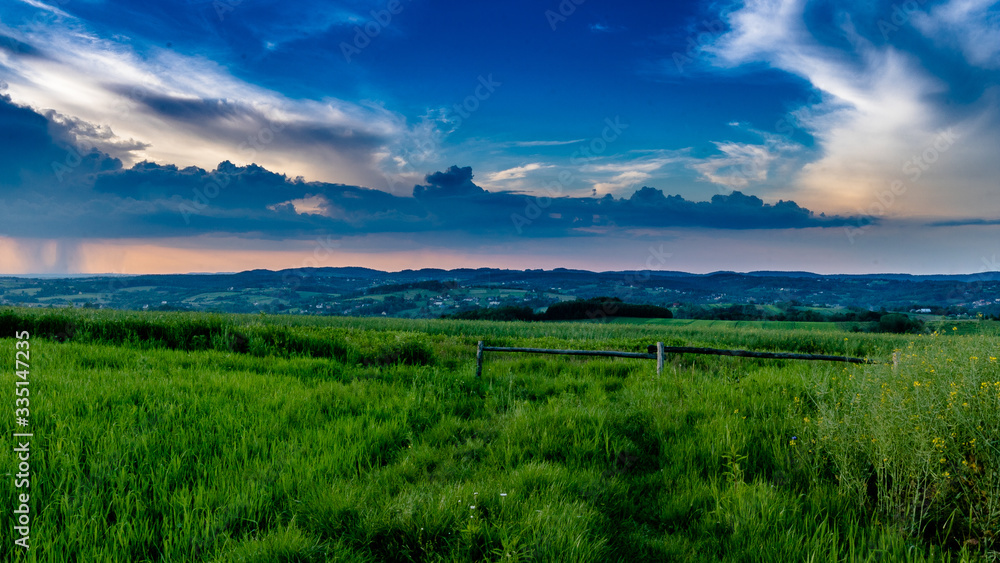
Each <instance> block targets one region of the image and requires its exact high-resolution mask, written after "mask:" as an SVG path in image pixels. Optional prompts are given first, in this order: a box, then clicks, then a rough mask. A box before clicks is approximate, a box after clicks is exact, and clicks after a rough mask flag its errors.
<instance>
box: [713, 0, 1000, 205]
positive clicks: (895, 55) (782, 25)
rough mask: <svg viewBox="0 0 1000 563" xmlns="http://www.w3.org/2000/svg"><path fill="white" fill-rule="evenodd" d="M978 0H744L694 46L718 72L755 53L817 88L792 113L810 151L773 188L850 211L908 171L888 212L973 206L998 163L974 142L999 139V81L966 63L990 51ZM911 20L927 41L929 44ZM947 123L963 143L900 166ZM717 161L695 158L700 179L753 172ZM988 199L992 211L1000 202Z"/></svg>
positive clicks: (738, 181)
mask: <svg viewBox="0 0 1000 563" xmlns="http://www.w3.org/2000/svg"><path fill="white" fill-rule="evenodd" d="M984 6H985V4H984V3H983V2H978V1H971V0H953V1H952V2H948V3H946V4H942V5H938V6H935V7H933V8H930V9H931V12H930V13H929V14H924V13H923V12H920V11H919V10H918V11H917V12H913V11H908V12H905V13H903V15H900V13H897V12H899V10H900V8H899V6H897V5H895V4H892V5H891V4H890V3H889V2H878V3H876V4H871V5H869V4H866V5H865V8H864V9H853V6H851V5H836V6H835V5H831V4H828V3H819V2H806V1H804V0H749V1H747V2H746V3H744V4H743V5H741V6H740V7H738V8H736V9H734V10H731V11H730V12H728V13H726V14H724V15H723V18H724V19H725V20H726V22H727V23H728V25H729V30H728V31H727V32H725V33H723V34H721V35H720V36H718V37H717V38H716V39H715V41H714V42H712V43H711V44H708V45H706V46H705V47H704V48H703V51H704V52H705V53H706V54H707V55H708V56H709V58H710V60H711V62H712V63H713V64H714V65H715V66H716V67H717V69H720V71H721V72H727V71H731V70H732V69H736V68H737V67H742V66H746V67H748V68H754V65H756V68H760V67H761V65H763V66H766V67H770V68H773V69H778V70H781V71H785V72H787V73H790V74H793V75H795V76H798V77H800V78H803V79H805V80H806V81H808V83H809V84H810V85H811V86H812V88H814V89H815V90H816V91H817V92H818V93H819V94H820V95H821V99H820V101H819V102H817V103H812V104H810V105H809V106H807V107H806V108H804V109H806V110H807V111H805V112H803V118H802V119H800V120H799V121H800V125H801V126H802V127H803V128H804V129H805V131H806V132H808V133H809V134H810V135H812V136H813V138H814V140H815V145H816V154H817V155H818V157H817V158H815V159H814V160H812V161H811V162H806V163H801V164H800V168H799V170H798V172H797V173H795V174H794V175H793V176H792V177H790V178H789V181H788V182H787V185H786V187H784V188H781V189H778V190H776V191H775V192H774V193H775V194H776V195H780V196H783V197H789V198H794V199H795V200H796V201H801V202H803V203H805V204H806V205H810V206H818V207H824V208H827V209H831V210H835V211H840V212H852V211H857V210H860V209H864V208H867V207H869V206H870V205H872V203H873V202H876V201H877V197H878V195H879V194H881V193H882V192H883V191H884V190H886V189H888V188H889V186H891V185H893V182H897V181H905V182H907V189H906V195H905V197H899V198H897V199H896V201H895V203H894V205H893V206H892V208H891V209H889V210H887V212H888V213H889V214H891V215H897V216H902V215H916V214H929V213H940V211H941V210H942V209H947V210H948V212H949V213H953V214H959V215H960V214H970V213H977V212H978V210H977V208H978V207H979V206H980V205H982V201H983V198H984V197H985V192H986V190H987V188H986V187H985V185H984V184H982V181H981V179H982V178H984V177H989V176H991V175H993V176H995V175H996V174H998V173H1000V165H998V162H997V159H995V158H988V157H985V154H984V153H983V150H982V147H985V146H995V145H996V143H997V142H998V140H1000V134H998V131H1000V127H998V125H1000V120H998V118H997V108H998V105H997V99H998V95H997V89H998V87H1000V86H998V84H1000V81H998V77H997V76H996V75H995V74H994V75H990V74H983V73H982V72H977V71H975V70H974V69H973V68H972V67H976V66H984V65H985V66H989V63H988V62H987V61H988V60H995V58H994V59H990V57H991V56H992V54H993V53H995V51H996V46H997V42H996V36H997V35H998V33H1000V26H998V22H997V19H996V14H995V12H990V11H988V10H986V9H985V7H984ZM937 15H940V16H941V17H940V19H937V17H936V16H937ZM894 18H895V19H894ZM887 22H896V23H895V24H891V25H893V27H894V28H895V29H888V31H887V28H886V27H885V24H886V23H887ZM909 22H912V24H913V25H912V26H910V25H909ZM896 24H900V25H896ZM914 27H915V28H917V29H914ZM918 30H919V31H922V32H923V33H924V34H926V35H929V36H931V37H933V38H934V43H932V44H930V45H928V44H927V42H926V40H925V38H923V37H920V35H919V34H918V33H917V31H918ZM990 34H992V35H990ZM987 36H989V37H987ZM958 38H962V40H961V41H959V40H958ZM977 38H980V39H982V41H979V39H977ZM966 39H968V41H966ZM956 49H959V50H960V52H958V53H956ZM987 123H989V125H986V124H987ZM948 130H951V131H954V132H955V133H956V136H957V137H958V138H960V139H961V141H960V142H959V143H960V145H961V150H953V151H949V152H948V153H947V154H946V155H943V156H942V155H939V156H941V158H940V159H937V160H936V161H935V163H933V166H932V167H929V169H928V170H924V171H923V172H924V173H923V174H921V175H920V176H919V178H913V177H911V176H910V175H909V174H907V173H906V172H905V170H906V168H905V167H906V166H907V162H912V160H913V159H914V158H919V157H920V155H921V154H923V153H924V152H925V151H927V150H929V147H931V146H933V143H934V142H935V139H936V138H938V136H939V135H941V134H942V132H944V131H948ZM727 143H728V144H727ZM956 146H958V145H956ZM724 147H725V148H724ZM719 148H720V150H723V152H724V153H725V156H723V157H722V159H723V160H721V161H720V162H718V163H716V164H727V165H736V166H738V167H741V166H743V165H744V163H754V162H756V163H759V164H764V163H767V162H772V161H773V155H774V151H773V150H770V149H768V150H767V151H764V150H756V149H751V148H750V147H747V146H740V145H738V144H733V143H729V142H728V141H727V142H724V143H723V144H721V145H719ZM758 168H759V169H760V170H763V168H762V167H758ZM724 170H725V168H724V167H723V168H720V169H714V164H713V163H711V162H708V163H705V164H704V165H702V166H701V167H700V169H699V171H700V172H702V173H703V175H704V176H705V177H706V178H707V179H710V180H712V181H717V182H722V183H728V184H729V185H732V186H734V187H737V186H741V185H744V184H743V180H744V179H745V180H747V181H753V180H754V179H757V178H758V176H757V175H754V174H749V175H739V174H737V175H735V176H733V175H731V174H725V173H724ZM956 193H961V194H963V195H962V196H961V197H955V194H956ZM989 206H990V208H991V209H995V210H997V211H998V212H1000V202H997V203H991V204H989Z"/></svg>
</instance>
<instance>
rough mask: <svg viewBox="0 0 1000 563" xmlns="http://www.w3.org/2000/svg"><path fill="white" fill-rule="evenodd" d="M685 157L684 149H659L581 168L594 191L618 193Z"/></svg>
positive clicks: (680, 161) (681, 160)
mask: <svg viewBox="0 0 1000 563" xmlns="http://www.w3.org/2000/svg"><path fill="white" fill-rule="evenodd" d="M686 159H687V156H686V152H685V151H662V150H659V151H652V152H651V153H650V154H646V155H643V156H637V155H635V154H630V155H629V156H628V157H627V158H626V159H624V160H623V161H618V162H594V163H589V164H586V165H584V166H583V167H582V169H581V170H582V171H583V172H584V173H585V174H587V176H588V177H589V178H591V184H592V185H593V189H594V190H595V193H619V192H622V191H625V190H628V189H631V188H633V187H635V186H636V185H638V184H641V183H643V182H645V181H646V180H649V179H650V178H652V177H653V172H657V171H660V170H662V169H663V168H664V167H666V166H668V165H670V164H673V163H682V162H685V160H686Z"/></svg>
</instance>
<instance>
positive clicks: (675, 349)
mask: <svg viewBox="0 0 1000 563" xmlns="http://www.w3.org/2000/svg"><path fill="white" fill-rule="evenodd" d="M647 350H648V351H649V353H648V354H643V353H642V352H618V351H616V350H556V349H551V348H510V347H503V346H485V345H484V344H483V341H482V340H480V341H479V344H478V346H477V348H476V377H482V375H483V353H484V352H526V353H530V354H556V355H560V356H606V357H611V358H637V359H641V360H656V374H657V375H659V374H660V373H661V372H662V371H663V357H664V356H665V355H666V354H710V355H714V356H737V357H742V358H771V359H777V360H819V361H827V362H848V363H852V364H876V363H878V362H876V361H874V360H869V359H868V358H854V357H851V356H827V355H824V354H793V353H790V352H754V351H751V350H723V349H719V348H695V347H691V346H664V345H663V343H662V342H657V343H656V344H650V345H649V347H648V348H647Z"/></svg>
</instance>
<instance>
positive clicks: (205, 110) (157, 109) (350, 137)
mask: <svg viewBox="0 0 1000 563" xmlns="http://www.w3.org/2000/svg"><path fill="white" fill-rule="evenodd" d="M109 89H110V90H111V91H113V92H116V93H118V94H121V95H123V96H128V97H129V98H130V99H131V100H133V101H134V102H136V103H138V104H140V105H142V106H144V107H145V108H147V109H148V110H150V111H151V112H152V113H153V114H155V115H157V116H159V117H162V118H164V119H166V120H168V121H171V122H180V123H184V124H185V125H186V126H188V127H190V128H192V129H195V130H198V131H202V132H204V135H205V136H206V137H211V138H215V139H228V140H230V141H232V142H233V143H234V145H239V144H241V143H242V144H244V145H253V146H257V145H267V144H270V143H272V142H276V143H280V144H282V145H293V146H303V147H305V146H309V147H316V146H326V147H330V148H332V149H335V150H337V151H346V152H359V151H365V152H366V151H369V150H372V149H374V148H377V147H379V146H381V145H383V144H385V143H386V142H388V139H387V138H386V137H383V136H380V135H378V134H376V133H373V132H371V131H364V130H361V129H358V128H351V127H347V126H331V125H316V124H314V123H307V122H301V121H291V122H285V121H275V120H273V119H271V118H269V117H268V116H267V115H265V114H264V113H263V112H262V111H260V110H259V109H257V108H255V107H253V106H251V105H248V104H245V103H242V102H237V101H232V100H225V99H205V98H181V97H176V96H166V95H162V94H156V93H152V92H148V91H145V90H142V89H136V88H135V87H130V86H121V85H116V86H109ZM262 132H265V133H263V134H262ZM255 139H256V140H255Z"/></svg>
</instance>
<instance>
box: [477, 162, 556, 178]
mask: <svg viewBox="0 0 1000 563" xmlns="http://www.w3.org/2000/svg"><path fill="white" fill-rule="evenodd" d="M545 168H552V166H551V165H546V164H543V163H541V162H532V163H530V164H525V165H524V166H515V167H514V168H508V169H506V170H500V171H499V172H494V173H492V174H490V175H489V180H490V181H491V182H502V181H504V180H518V179H521V178H524V177H526V176H527V175H528V173H529V172H534V171H536V170H542V169H545Z"/></svg>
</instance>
